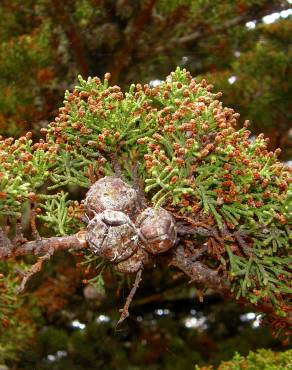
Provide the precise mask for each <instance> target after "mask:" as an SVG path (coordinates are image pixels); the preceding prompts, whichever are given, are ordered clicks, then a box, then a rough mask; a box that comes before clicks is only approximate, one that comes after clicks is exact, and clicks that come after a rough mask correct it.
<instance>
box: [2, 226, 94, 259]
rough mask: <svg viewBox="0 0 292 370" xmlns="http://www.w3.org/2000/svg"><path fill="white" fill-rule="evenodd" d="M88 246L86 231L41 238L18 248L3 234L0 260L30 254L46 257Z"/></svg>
mask: <svg viewBox="0 0 292 370" xmlns="http://www.w3.org/2000/svg"><path fill="white" fill-rule="evenodd" d="M86 246H87V241H86V232H85V231H79V232H78V233H76V234H73V235H65V236H55V237H52V238H40V239H37V240H33V241H29V242H25V243H23V244H21V245H19V246H17V247H13V245H12V243H11V241H9V239H8V238H7V237H6V236H5V235H4V233H3V232H2V233H0V259H3V258H7V257H17V256H24V255H28V254H33V255H35V256H44V255H47V254H48V253H49V254H52V253H55V252H57V251H59V250H69V249H74V250H79V249H83V248H85V247H86Z"/></svg>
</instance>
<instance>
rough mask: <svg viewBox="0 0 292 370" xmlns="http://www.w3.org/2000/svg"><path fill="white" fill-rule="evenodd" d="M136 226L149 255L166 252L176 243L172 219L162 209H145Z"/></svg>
mask: <svg viewBox="0 0 292 370" xmlns="http://www.w3.org/2000/svg"><path fill="white" fill-rule="evenodd" d="M136 226H137V228H139V236H140V238H141V240H142V242H143V244H144V245H145V249H146V250H147V251H148V252H149V253H152V254H157V253H163V252H166V251H167V250H168V249H170V248H171V247H172V246H173V245H174V244H175V242H176V235H177V230H176V225H175V222H174V219H173V217H172V215H171V214H170V213H169V212H167V211H166V210H165V209H163V208H146V209H145V210H144V211H143V212H142V213H141V214H140V215H139V216H138V218H137V220H136Z"/></svg>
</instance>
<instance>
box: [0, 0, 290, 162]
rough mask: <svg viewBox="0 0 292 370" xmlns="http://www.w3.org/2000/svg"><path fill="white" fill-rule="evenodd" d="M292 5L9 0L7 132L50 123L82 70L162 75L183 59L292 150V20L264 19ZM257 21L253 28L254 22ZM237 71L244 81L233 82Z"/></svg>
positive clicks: (0, 104)
mask: <svg viewBox="0 0 292 370" xmlns="http://www.w3.org/2000/svg"><path fill="white" fill-rule="evenodd" d="M287 9H289V2H288V1H286V0H273V1H270V0H237V1H227V0H225V1H216V2H214V1H211V0H210V1H205V0H204V1H192V0H172V1H165V0H147V1H131V0H119V1H113V0H101V1H96V0H82V1H79V0H78V1H75V0H74V1H69V0H65V1H62V2H58V1H57V0H53V1H48V0H37V1H30V0H26V1H19V0H4V1H2V2H1V4H0V13H1V15H2V16H1V20H0V88H1V97H0V134H1V133H2V134H5V135H8V136H9V135H13V136H17V135H18V134H19V133H22V132H23V131H24V130H26V129H33V130H35V131H36V132H37V131H38V128H39V127H43V126H45V125H46V124H47V123H48V121H49V120H50V118H52V117H53V115H54V113H55V112H56V108H57V107H58V106H59V105H60V101H61V99H62V94H63V91H64V90H65V89H66V88H71V87H72V85H71V84H72V82H73V81H74V78H75V76H76V75H77V74H78V73H81V74H82V75H83V77H87V76H88V75H94V76H100V75H102V74H104V73H105V72H111V73H112V76H113V82H114V83H118V84H120V85H126V84H129V83H131V82H133V81H138V80H139V82H149V81H150V80H155V79H161V77H162V76H164V75H166V74H168V73H169V72H170V71H171V70H173V69H174V68H175V66H177V65H181V66H184V67H186V68H187V69H188V70H190V72H191V73H192V74H193V75H199V74H200V75H205V74H206V75H208V80H209V81H210V80H212V81H214V82H215V83H216V86H218V88H219V90H222V91H224V92H225V96H224V101H225V102H226V103H228V105H230V106H232V107H234V108H236V109H239V111H240V113H241V114H242V115H243V116H244V118H245V117H249V119H251V123H252V127H253V128H254V130H255V132H257V133H259V132H262V131H264V132H266V133H267V134H268V135H269V136H270V137H271V139H272V142H271V148H272V149H275V148H276V147H277V146H279V145H280V146H281V147H282V149H285V151H286V152H285V154H283V157H285V156H286V157H288V156H290V155H291V154H290V153H289V152H288V151H287V150H288V149H289V148H290V149H289V150H291V133H290V137H289V134H288V131H289V125H290V122H291V108H290V107H289V101H290V100H291V91H290V90H289V86H291V83H290V84H289V79H290V78H291V77H289V76H291V73H290V72H289V71H290V68H289V60H290V59H291V51H290V50H291V49H290V46H289V35H290V34H291V32H290V29H291V23H290V21H289V20H288V19H286V20H285V19H281V18H280V19H279V20H277V21H276V22H275V23H273V24H267V25H264V24H263V23H262V19H263V17H264V16H266V15H269V14H271V13H274V12H279V11H282V10H287ZM251 21H253V22H255V23H254V24H255V28H253V29H251V28H248V27H246V23H247V22H251ZM239 55H240V57H239ZM231 76H236V77H237V80H236V82H235V83H234V84H233V85H232V86H228V78H229V77H231ZM247 81H248V82H247ZM226 85H227V86H226ZM225 87H226V88H225ZM289 96H290V99H289Z"/></svg>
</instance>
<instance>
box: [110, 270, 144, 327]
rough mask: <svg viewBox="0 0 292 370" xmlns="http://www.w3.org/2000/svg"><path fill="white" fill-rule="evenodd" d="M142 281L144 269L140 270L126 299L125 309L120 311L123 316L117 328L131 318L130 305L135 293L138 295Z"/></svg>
mask: <svg viewBox="0 0 292 370" xmlns="http://www.w3.org/2000/svg"><path fill="white" fill-rule="evenodd" d="M141 280H142V269H140V270H139V271H138V272H137V274H136V278H135V282H134V285H133V287H132V289H131V291H130V293H129V295H128V297H127V299H126V302H125V305H124V307H123V308H122V309H121V310H120V312H121V316H120V319H119V321H118V323H117V325H116V327H117V326H118V325H120V324H121V323H122V322H123V321H124V320H125V319H126V318H127V317H128V316H129V307H130V304H131V302H132V300H133V297H134V295H135V293H136V291H137V289H138V287H139V284H140V282H141Z"/></svg>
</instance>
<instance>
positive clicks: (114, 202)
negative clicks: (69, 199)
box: [84, 176, 137, 214]
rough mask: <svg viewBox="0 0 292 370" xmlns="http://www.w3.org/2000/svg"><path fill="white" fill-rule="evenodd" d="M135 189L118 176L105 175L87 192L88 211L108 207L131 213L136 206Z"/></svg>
mask: <svg viewBox="0 0 292 370" xmlns="http://www.w3.org/2000/svg"><path fill="white" fill-rule="evenodd" d="M136 202H137V193H136V191H135V189H133V188H131V187H130V186H129V185H128V184H126V183H125V182H123V181H122V180H121V179H120V178H118V177H112V176H105V177H103V178H102V179H100V180H98V181H96V182H95V183H94V184H93V185H92V186H91V188H90V189H89V191H88V192H87V194H86V198H85V202H84V205H85V208H86V210H87V211H89V212H90V211H91V212H96V213H100V212H102V211H104V210H106V209H111V210H114V211H121V212H124V213H126V214H131V213H132V212H133V211H134V210H135V208H136Z"/></svg>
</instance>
